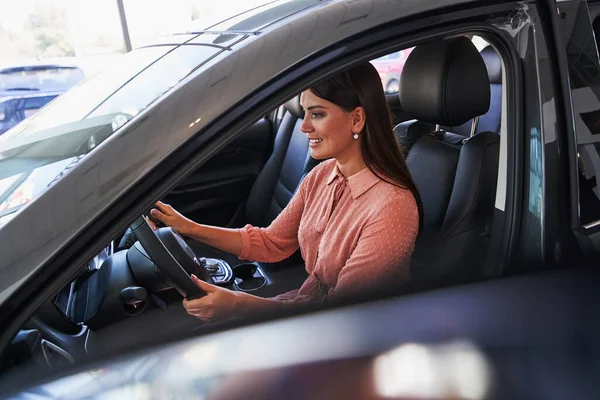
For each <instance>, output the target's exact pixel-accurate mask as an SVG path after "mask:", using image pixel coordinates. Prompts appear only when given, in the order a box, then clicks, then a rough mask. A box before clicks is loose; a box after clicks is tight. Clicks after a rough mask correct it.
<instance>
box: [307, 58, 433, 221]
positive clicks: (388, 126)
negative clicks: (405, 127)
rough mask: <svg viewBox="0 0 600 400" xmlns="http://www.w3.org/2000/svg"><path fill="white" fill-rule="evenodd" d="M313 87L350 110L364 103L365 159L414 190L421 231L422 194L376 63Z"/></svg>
mask: <svg viewBox="0 0 600 400" xmlns="http://www.w3.org/2000/svg"><path fill="white" fill-rule="evenodd" d="M310 91H311V92H313V93H314V94H315V95H316V96H318V97H320V98H322V99H324V100H327V101H329V102H331V103H333V104H335V105H337V106H338V107H340V108H341V109H342V110H344V111H346V112H351V111H352V110H354V109H355V108H356V107H363V109H364V110H365V114H366V121H365V126H364V128H363V130H362V132H360V135H361V153H362V157H363V160H364V162H365V164H366V165H367V167H368V168H369V170H371V172H372V173H373V174H375V175H376V176H377V177H378V178H379V179H381V180H384V181H386V182H388V183H391V184H392V185H395V186H398V187H401V188H403V189H408V190H410V191H411V192H412V194H413V196H414V197H415V200H416V202H417V207H418V209H419V232H420V231H421V230H422V229H423V204H422V202H421V196H420V195H419V191H418V190H417V187H416V186H415V183H414V182H413V179H412V176H411V175H410V172H409V171H408V167H407V165H406V160H405V158H404V155H403V153H402V150H401V147H400V145H399V144H398V141H397V140H396V136H395V135H394V131H393V121H392V113H391V112H390V109H389V107H388V104H387V101H386V99H385V94H384V93H383V86H382V84H381V79H380V78H379V74H378V73H377V70H376V69H375V67H374V66H373V65H372V64H371V63H368V62H367V63H364V64H360V65H358V66H356V67H353V68H352V69H350V70H348V71H345V72H342V73H341V74H338V75H336V76H334V77H332V78H330V79H327V80H325V81H323V82H320V83H318V84H316V85H315V86H313V87H311V88H310Z"/></svg>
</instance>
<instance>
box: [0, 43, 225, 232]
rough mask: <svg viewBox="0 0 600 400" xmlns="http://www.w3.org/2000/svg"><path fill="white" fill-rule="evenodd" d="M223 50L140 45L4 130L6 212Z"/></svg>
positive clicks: (2, 211)
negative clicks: (102, 71) (33, 113)
mask: <svg viewBox="0 0 600 400" xmlns="http://www.w3.org/2000/svg"><path fill="white" fill-rule="evenodd" d="M220 51H221V49H219V48H216V47H209V46H200V45H189V46H180V47H176V46H156V47H147V48H142V49H139V50H135V51H133V52H131V53H128V54H127V55H125V56H123V57H122V60H121V63H120V64H119V65H117V66H115V67H113V68H111V69H110V70H108V71H106V72H104V73H102V74H99V75H97V76H95V77H92V78H90V79H87V80H85V81H83V82H82V83H81V84H79V85H78V86H76V87H74V88H73V89H71V90H70V91H67V92H66V93H65V94H64V95H62V96H60V97H58V98H57V99H56V100H55V101H53V102H52V103H50V104H49V105H48V106H47V107H45V108H43V109H42V110H41V111H40V112H38V113H37V114H35V115H33V116H32V117H31V118H29V119H27V120H25V121H23V122H22V123H21V124H19V125H17V126H15V127H14V128H12V129H11V130H9V131H7V132H6V133H4V134H3V135H1V136H0V218H2V216H3V215H6V214H7V213H12V212H14V211H16V210H17V209H18V208H19V207H20V206H22V205H23V204H26V203H28V202H29V201H31V200H33V199H34V198H35V197H37V196H39V195H40V194H41V193H42V192H43V191H44V190H45V188H47V187H48V186H50V185H51V183H52V182H54V181H56V179H57V178H58V177H60V176H62V175H63V174H64V172H65V171H66V167H67V166H70V165H72V163H73V162H77V161H78V160H79V159H80V158H81V157H82V156H84V155H85V154H87V153H88V152H89V151H91V150H92V149H93V148H94V147H96V146H97V145H99V144H100V143H101V142H102V141H104V140H105V139H106V138H108V137H109V136H110V135H112V134H113V133H114V132H115V131H116V130H117V129H119V128H120V127H121V126H123V125H124V124H126V123H127V122H128V121H129V120H130V119H132V118H133V117H134V116H135V115H137V114H138V113H139V112H140V111H142V110H143V109H145V108H146V107H148V105H150V104H151V103H152V102H154V101H155V100H156V99H157V98H159V97H160V96H161V95H163V94H164V93H166V92H167V91H168V90H169V89H171V88H172V87H173V86H174V85H175V84H177V83H178V82H179V81H180V80H181V79H183V78H184V77H185V76H187V75H188V74H189V73H190V72H192V71H193V70H194V69H195V68H197V66H198V65H199V64H201V63H202V62H203V61H205V60H207V59H209V58H210V57H212V56H214V55H215V54H217V53H218V52H220ZM24 175H26V177H24ZM19 193H21V194H19ZM0 224H1V221H0Z"/></svg>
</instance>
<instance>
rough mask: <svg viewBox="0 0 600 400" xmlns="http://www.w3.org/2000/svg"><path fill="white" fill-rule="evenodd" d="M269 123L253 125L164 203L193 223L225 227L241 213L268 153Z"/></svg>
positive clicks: (169, 195)
mask: <svg viewBox="0 0 600 400" xmlns="http://www.w3.org/2000/svg"><path fill="white" fill-rule="evenodd" d="M273 136H274V133H273V128H272V123H271V121H269V120H268V119H266V118H263V119H261V120H259V121H258V122H256V123H255V124H254V125H252V126H251V127H249V128H248V129H247V130H246V131H245V132H243V133H242V134H241V135H240V136H239V137H238V138H237V139H236V140H234V141H233V142H232V143H231V144H229V145H228V146H227V147H225V148H224V149H223V150H221V151H220V152H219V153H218V154H216V155H215V156H214V157H212V158H211V159H210V160H208V161H207V162H206V163H205V164H203V165H202V166H201V167H200V168H199V169H198V170H197V171H195V172H194V173H192V174H191V175H190V176H188V177H187V178H186V180H185V181H184V182H183V183H182V184H181V185H179V186H178V187H176V188H175V189H173V190H172V191H171V192H170V193H169V194H168V195H167V196H166V197H165V199H164V201H166V202H167V203H169V204H171V205H172V206H173V207H175V208H176V209H177V210H178V211H180V212H181V213H183V214H184V215H185V216H187V217H188V218H191V219H193V220H194V221H197V222H200V223H204V224H210V225H218V226H227V225H228V224H229V222H230V221H231V220H232V219H233V217H234V216H235V214H236V212H239V211H241V210H242V207H243V205H244V204H245V202H246V199H247V197H248V194H249V192H250V189H251V188H252V185H253V184H254V181H255V180H256V178H257V176H258V174H259V173H260V170H261V169H262V167H263V165H264V163H265V162H266V160H267V158H268V156H269V155H270V153H271V149H272V145H273Z"/></svg>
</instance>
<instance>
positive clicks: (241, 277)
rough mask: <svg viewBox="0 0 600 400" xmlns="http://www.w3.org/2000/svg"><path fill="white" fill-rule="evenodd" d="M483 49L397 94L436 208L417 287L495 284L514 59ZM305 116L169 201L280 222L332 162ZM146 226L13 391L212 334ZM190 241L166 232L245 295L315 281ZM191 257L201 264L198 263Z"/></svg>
mask: <svg viewBox="0 0 600 400" xmlns="http://www.w3.org/2000/svg"><path fill="white" fill-rule="evenodd" d="M480 39H481V38H480ZM479 50H481V51H479ZM479 50H478V48H477V47H476V46H475V45H474V44H473V40H472V35H471V36H464V35H461V36H454V37H450V38H447V39H444V40H436V41H432V42H428V43H424V44H421V45H418V46H417V47H415V48H414V50H412V52H411V53H410V56H409V57H408V59H407V60H406V64H405V65H404V69H403V72H402V75H401V77H400V85H399V92H398V93H396V94H387V98H388V103H389V106H390V110H391V112H392V114H393V118H394V120H395V122H396V126H395V127H394V134H395V135H396V137H397V139H398V142H399V144H400V145H401V147H402V149H403V150H404V153H405V156H406V160H407V164H408V167H409V170H410V172H411V174H412V176H413V179H414V180H415V183H416V186H417V188H418V190H419V192H420V195H421V197H422V201H423V207H424V217H425V219H424V225H423V227H422V228H423V231H422V233H421V235H420V237H419V238H418V241H417V243H416V248H415V251H414V253H413V257H412V262H411V279H412V281H413V282H427V283H428V284H429V285H430V287H436V286H439V285H442V284H447V283H459V282H465V281H471V280H479V279H483V278H484V277H485V276H484V271H483V269H482V265H484V264H485V259H486V257H487V255H488V247H489V245H490V241H491V236H492V225H493V215H494V204H495V201H496V190H497V182H498V169H499V157H500V141H501V136H502V135H501V129H502V127H501V120H502V113H503V112H505V107H504V109H503V68H502V60H501V57H500V55H499V54H498V52H497V51H496V50H495V49H494V48H493V47H492V46H491V45H489V44H486V46H485V47H483V48H481V49H479ZM377 56H381V55H377ZM373 58H375V57H373ZM424 87H428V88H429V89H430V90H427V91H425V90H423V88H424ZM431 88H433V90H431ZM303 117H304V112H303V109H302V107H301V106H300V101H299V95H297V96H295V97H293V98H291V99H290V100H289V101H287V102H286V103H285V104H282V105H280V106H279V107H276V108H274V109H273V111H272V112H271V113H270V114H269V115H266V116H264V117H263V118H261V119H260V120H258V121H257V122H256V123H254V124H253V125H252V126H250V127H249V128H248V129H246V130H245V131H244V132H243V133H242V134H241V135H240V136H239V137H238V138H237V139H236V140H235V141H233V142H231V143H230V144H228V145H227V146H226V147H225V148H223V149H222V150H221V151H220V152H219V153H218V154H216V155H215V156H214V157H212V158H211V159H210V160H209V161H207V162H206V163H204V164H203V165H202V166H201V167H200V168H198V169H197V170H196V171H194V172H193V173H192V174H191V175H189V176H187V177H186V179H185V181H184V182H183V183H182V184H180V185H178V186H177V187H175V188H174V189H173V190H172V191H171V192H170V193H169V194H168V195H167V196H166V197H165V198H164V199H162V200H163V201H164V202H165V203H168V204H171V205H172V206H173V207H174V208H175V209H177V210H178V211H179V212H181V213H182V214H184V215H185V216H187V217H189V218H191V219H192V220H194V221H197V222H199V223H204V224H210V225H217V226H224V227H242V226H244V225H245V224H247V223H249V224H252V225H254V226H268V225H269V224H270V222H271V221H273V220H274V219H275V218H276V217H277V215H278V214H279V213H280V212H281V210H282V209H283V208H284V207H285V206H286V205H287V204H288V202H289V201H290V199H291V198H292V196H293V195H294V192H295V190H296V189H297V187H298V185H299V184H300V182H301V181H302V179H303V178H304V177H305V176H306V175H307V174H308V173H310V171H311V169H312V168H313V167H314V166H315V165H317V164H318V163H319V161H318V160H315V159H313V158H312V157H311V156H310V149H309V143H308V139H307V137H306V135H305V134H304V133H302V132H301V130H300V126H301V122H302V119H303ZM142 223H143V222H142ZM137 227H139V224H138V225H135V224H134V225H132V228H130V229H129V230H128V231H127V232H124V234H123V236H122V237H118V238H115V240H113V241H112V242H111V243H109V244H107V246H106V247H105V248H104V249H103V250H102V252H101V253H100V254H98V255H97V256H96V257H95V258H94V259H93V260H90V262H89V264H88V265H86V266H85V267H83V268H82V273H81V275H80V276H79V277H78V278H77V279H76V280H75V281H73V282H71V283H70V284H68V285H66V286H65V287H64V288H63V289H62V290H61V291H60V293H58V294H57V295H56V296H55V297H54V298H52V299H49V301H48V302H47V304H46V305H45V306H43V307H42V308H41V309H40V310H39V311H38V313H37V314H36V315H35V316H34V317H32V318H31V320H30V321H29V322H28V323H27V325H26V326H24V327H23V329H22V330H21V331H20V332H19V333H18V334H17V336H16V337H15V338H14V340H13V345H12V346H11V347H10V348H9V350H7V351H6V352H5V354H3V355H2V356H1V357H2V358H1V362H0V371H2V372H1V373H0V383H1V381H2V380H3V379H8V378H7V377H9V376H10V375H11V374H9V373H8V372H10V371H12V372H15V373H17V372H20V371H21V372H22V371H23V370H25V369H26V368H31V369H34V370H40V371H48V370H55V369H57V368H60V367H62V366H68V365H71V364H72V363H74V362H77V361H78V360H84V359H85V358H86V357H87V356H89V355H99V354H107V353H109V352H113V353H114V352H117V351H119V350H122V349H128V348H131V347H132V346H134V345H139V344H141V343H144V341H145V340H150V339H155V338H156V337H157V336H159V335H160V334H161V332H162V331H164V333H168V332H173V331H174V330H178V329H187V330H190V329H196V328H201V327H202V323H201V321H199V320H196V319H195V318H194V317H191V316H189V315H187V314H186V313H185V310H184V309H183V307H182V306H181V300H182V297H181V294H180V293H181V291H178V290H174V289H173V287H176V286H177V285H176V282H174V281H175V280H174V279H173V277H172V276H169V274H165V273H164V271H160V269H161V266H160V265H158V263H156V264H157V265H155V264H154V261H153V259H155V257H156V256H155V255H154V254H151V253H152V252H151V251H146V250H145V247H146V246H143V245H142V244H141V243H140V241H144V240H142V239H140V237H139V236H138V235H137V234H138V233H139V232H140V231H136V229H137ZM162 229H169V228H161V229H159V231H161V230H162ZM134 231H135V232H134ZM157 232H158V231H157ZM158 236H159V237H161V236H160V235H158ZM180 239H181V238H180V237H179V236H178V235H177V234H175V235H173V234H165V236H162V237H161V240H162V241H163V243H164V244H165V246H166V247H167V248H169V250H171V249H172V247H170V245H168V244H167V242H169V241H175V242H177V241H179V243H178V244H174V245H173V246H175V247H177V246H179V247H177V248H178V250H176V251H173V256H174V258H175V259H176V260H177V261H179V263H180V264H181V266H182V267H183V268H184V269H185V271H186V272H187V273H195V274H196V275H197V276H204V277H205V279H206V280H209V281H210V280H212V281H213V282H214V283H215V284H219V285H222V286H225V287H229V288H231V289H233V290H240V291H246V292H248V293H252V294H255V295H258V296H264V297H270V296H274V295H277V294H280V293H284V292H286V291H289V290H292V289H295V288H298V287H299V286H300V285H301V284H302V283H303V281H304V280H305V279H306V277H307V273H306V271H305V270H304V264H303V261H302V258H301V256H300V254H299V252H298V253H296V254H295V255H293V256H291V257H290V258H288V259H287V260H284V261H282V262H279V263H275V264H268V263H259V262H248V261H243V260H240V259H239V258H238V257H237V256H236V255H232V254H228V253H225V252H222V251H220V250H217V249H214V248H210V247H208V246H206V245H204V244H202V243H199V242H194V241H192V240H188V241H187V243H185V244H182V243H181V241H182V240H180ZM144 243H146V244H148V243H149V242H148V239H146V240H145V242H144ZM190 249H191V250H190ZM182 250H183V251H184V252H186V254H182V253H181V251H182ZM190 251H191V252H192V253H191V257H194V256H195V257H197V259H198V262H197V263H189V262H188V261H189V258H188V259H186V256H187V257H190ZM175 253H177V254H175Z"/></svg>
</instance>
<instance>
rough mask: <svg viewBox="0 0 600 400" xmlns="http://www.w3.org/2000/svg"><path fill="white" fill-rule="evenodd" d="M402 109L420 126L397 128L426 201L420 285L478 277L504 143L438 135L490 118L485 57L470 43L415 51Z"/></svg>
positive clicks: (491, 136)
mask: <svg viewBox="0 0 600 400" xmlns="http://www.w3.org/2000/svg"><path fill="white" fill-rule="evenodd" d="M400 79H401V84H400V102H401V104H402V107H403V109H404V111H406V112H407V113H408V114H409V115H411V116H412V117H413V118H415V120H412V121H407V122H404V123H402V124H399V125H398V126H396V127H395V129H394V132H395V133H396V135H397V137H398V139H399V141H400V142H401V144H402V146H403V147H404V149H405V151H406V154H407V159H406V161H407V164H408V167H409V170H410V172H411V174H412V177H413V179H414V181H415V184H416V186H417V188H418V189H419V193H420V195H421V198H422V201H423V208H424V224H423V231H422V234H421V236H420V237H419V239H418V241H417V244H416V247H415V251H414V253H413V257H412V263H411V275H412V278H413V280H414V281H417V282H419V281H427V282H429V281H433V280H442V281H464V280H471V279H476V278H478V277H480V275H481V274H482V272H483V271H482V269H483V268H482V264H483V261H484V259H485V256H486V250H487V244H488V241H489V232H490V221H491V218H492V215H493V208H494V200H495V192H496V180H497V172H498V155H499V136H498V134H497V133H496V132H490V131H486V132H480V133H478V134H476V135H474V136H473V137H471V138H465V137H464V136H462V135H458V134H454V133H450V132H444V131H439V132H436V131H435V129H434V130H433V131H432V129H431V127H432V126H434V125H442V126H459V125H462V124H463V123H465V122H466V121H468V120H471V119H473V118H474V117H476V116H481V115H484V114H485V113H486V112H487V111H488V108H489V104H490V84H489V81H488V73H487V70H486V66H485V64H484V62H483V59H482V57H481V56H480V54H479V52H478V51H477V49H476V48H475V46H474V45H473V44H472V43H471V41H470V40H469V39H467V38H464V37H459V38H452V39H448V40H440V41H436V42H432V43H428V44H425V45H422V46H418V47H417V48H415V49H414V50H413V51H412V53H411V54H410V56H409V58H408V60H407V62H406V64H405V66H404V70H403V73H402V76H401V78H400Z"/></svg>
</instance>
